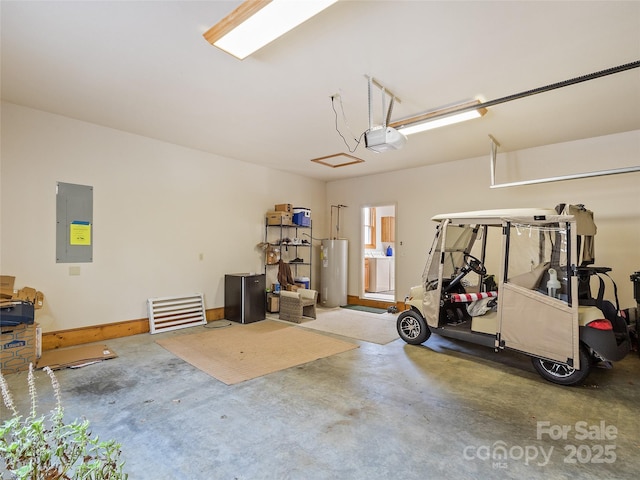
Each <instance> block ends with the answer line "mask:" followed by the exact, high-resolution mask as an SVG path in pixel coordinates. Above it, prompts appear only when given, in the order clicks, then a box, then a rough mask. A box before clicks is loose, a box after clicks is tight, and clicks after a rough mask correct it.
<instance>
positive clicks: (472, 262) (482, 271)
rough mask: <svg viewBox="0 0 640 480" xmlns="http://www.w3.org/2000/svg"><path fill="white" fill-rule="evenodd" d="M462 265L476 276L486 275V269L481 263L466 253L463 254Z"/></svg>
mask: <svg viewBox="0 0 640 480" xmlns="http://www.w3.org/2000/svg"><path fill="white" fill-rule="evenodd" d="M464 265H465V267H467V268H468V269H469V270H470V271H472V272H473V273H477V274H478V275H486V273H487V268H486V267H485V266H484V265H483V264H482V262H481V261H480V260H478V259H477V258H476V257H474V256H473V255H470V254H468V253H465V254H464Z"/></svg>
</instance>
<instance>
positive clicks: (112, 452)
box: [0, 365, 128, 480]
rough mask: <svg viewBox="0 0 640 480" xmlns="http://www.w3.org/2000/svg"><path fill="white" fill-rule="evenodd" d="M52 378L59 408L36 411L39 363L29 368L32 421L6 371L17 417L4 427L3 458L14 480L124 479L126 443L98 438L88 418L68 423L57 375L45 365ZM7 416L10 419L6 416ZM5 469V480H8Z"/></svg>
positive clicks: (0, 383)
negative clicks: (23, 412)
mask: <svg viewBox="0 0 640 480" xmlns="http://www.w3.org/2000/svg"><path fill="white" fill-rule="evenodd" d="M44 371H45V372H46V373H47V375H49V378H50V379H51V386H52V387H53V392H54V395H55V398H56V407H55V408H54V409H53V410H51V412H50V413H49V414H48V415H41V416H39V415H38V414H37V411H36V406H37V395H36V387H35V376H34V373H33V365H29V374H28V377H27V382H28V384H29V396H30V398H31V410H30V412H29V415H28V416H27V417H26V418H23V416H22V415H20V413H19V412H18V410H17V408H16V406H15V403H14V401H13V397H12V396H11V392H10V391H9V386H8V385H7V382H6V380H5V378H4V376H2V374H1V373H0V388H1V389H2V398H3V400H4V405H5V407H6V408H7V409H8V410H9V412H10V413H11V418H9V419H8V420H5V421H4V422H3V423H2V426H0V457H2V459H3V460H4V463H5V465H4V466H5V469H6V473H9V474H10V475H11V476H10V477H8V478H11V479H19V480H54V479H60V480H70V479H74V480H76V479H77V480H80V479H83V480H84V479H87V480H104V479H108V480H121V479H122V480H124V479H127V478H128V476H127V474H126V473H123V470H122V469H123V465H124V462H123V461H121V460H120V454H121V450H120V445H119V444H118V443H116V442H115V441H113V440H109V441H100V440H99V439H98V437H92V435H91V431H90V430H89V421H88V420H86V419H85V420H82V421H80V420H77V419H76V420H74V421H73V423H69V424H65V423H64V421H63V416H64V410H63V408H62V403H61V399H60V385H59V383H58V380H57V378H56V377H55V375H54V374H53V371H52V370H51V369H50V368H49V367H45V368H44ZM2 417H3V418H4V417H5V415H2ZM1 470H2V468H1V465H0V479H2V478H4V477H3V473H2V471H1Z"/></svg>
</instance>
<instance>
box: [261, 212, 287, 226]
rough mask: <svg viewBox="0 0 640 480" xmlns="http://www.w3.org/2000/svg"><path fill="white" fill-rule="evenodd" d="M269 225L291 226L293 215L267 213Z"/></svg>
mask: <svg viewBox="0 0 640 480" xmlns="http://www.w3.org/2000/svg"><path fill="white" fill-rule="evenodd" d="M267 225H291V213H289V212H267Z"/></svg>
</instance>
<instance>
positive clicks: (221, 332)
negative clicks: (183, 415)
mask: <svg viewBox="0 0 640 480" xmlns="http://www.w3.org/2000/svg"><path fill="white" fill-rule="evenodd" d="M156 343H158V344H159V345H161V346H162V347H164V348H166V349H167V350H169V351H170V352H171V353H173V354H174V355H176V356H178V357H180V358H181V359H183V360H184V361H185V362H188V363H190V364H191V365H193V366H194V367H197V368H199V369H200V370H202V371H203V372H205V373H207V374H209V375H211V376H212V377H214V378H217V379H218V380H220V381H221V382H224V383H226V384H227V385H233V384H235V383H240V382H244V381H245V380H250V379H252V378H256V377H261V376H263V375H266V374H268V373H273V372H277V371H279V370H284V369H285V368H289V367H294V366H296V365H302V364H303V363H307V362H311V361H313V360H317V359H319V358H324V357H328V356H330V355H334V354H336V353H342V352H346V351H348V350H352V349H354V348H358V345H355V344H353V343H348V342H344V341H342V340H338V339H335V338H331V337H329V336H327V335H319V334H317V333H313V332H309V331H305V330H303V329H300V328H296V327H294V326H292V325H287V324H285V323H281V322H278V321H273V320H263V321H261V322H256V323H250V324H248V325H241V324H237V323H234V324H233V325H232V326H230V327H226V328H220V329H215V330H213V331H208V332H202V333H196V334H189V335H177V336H175V337H171V338H165V339H160V340H156Z"/></svg>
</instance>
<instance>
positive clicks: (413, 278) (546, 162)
mask: <svg viewBox="0 0 640 480" xmlns="http://www.w3.org/2000/svg"><path fill="white" fill-rule="evenodd" d="M405 148H410V143H409V144H408V145H407V147H405ZM639 163H640V131H633V132H627V133H622V134H616V135H608V136H603V137H597V138H591V139H586V140H580V141H575V142H568V143H563V144H557V145H548V146H544V147H538V148H531V149H527V150H522V151H518V152H511V153H508V154H500V153H499V154H498V168H497V172H498V175H497V183H503V182H511V181H518V180H525V179H534V178H543V177H553V176H558V175H566V174H572V173H582V172H593V171H600V170H606V169H610V168H621V167H628V166H634V165H635V166H637V165H638V164H639ZM489 185H490V175H489V145H487V156H486V157H478V158H471V159H467V160H462V161H459V162H453V163H446V164H438V165H432V166H425V167H420V168H415V169H410V170H403V171H398V172H393V173H388V174H381V175H372V176H368V177H361V178H357V179H350V180H340V181H333V182H329V183H328V184H327V200H328V203H330V204H345V205H349V207H350V208H346V209H343V211H342V215H343V216H342V217H341V224H342V229H341V236H343V237H345V238H348V239H349V240H350V241H349V281H348V294H349V295H359V294H360V292H361V284H360V282H361V278H360V271H361V266H360V263H361V260H360V258H361V251H360V248H361V239H360V207H362V206H368V205H384V204H395V205H396V232H397V234H396V242H395V254H396V256H397V258H396V262H397V263H396V298H397V299H398V300H402V299H403V298H404V297H405V296H406V295H407V294H408V292H409V288H410V287H411V286H413V285H416V284H419V283H420V279H421V276H422V271H423V268H424V264H425V261H426V257H427V253H428V250H429V248H430V246H431V241H432V237H433V232H434V231H435V224H434V222H431V221H430V218H431V217H432V216H433V215H435V214H437V213H446V212H455V211H467V210H481V209H490V208H510V207H551V208H553V207H555V206H556V205H557V204H558V203H583V204H585V206H586V207H587V208H589V209H591V210H593V211H594V214H595V219H596V223H597V225H598V234H597V236H596V264H597V265H601V266H609V267H612V268H613V272H612V274H611V276H612V277H613V278H614V280H615V281H616V283H617V285H618V289H619V297H620V303H621V306H622V307H623V308H624V307H630V306H634V305H635V300H633V295H632V286H633V285H632V283H631V281H630V280H629V275H630V274H631V273H633V272H635V271H638V270H640V173H637V172H636V173H629V174H622V175H612V176H603V177H594V178H588V179H580V180H570V181H562V182H554V183H548V184H540V185H529V186H520V187H513V188H500V189H490V188H489ZM609 291H610V292H611V289H609Z"/></svg>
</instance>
